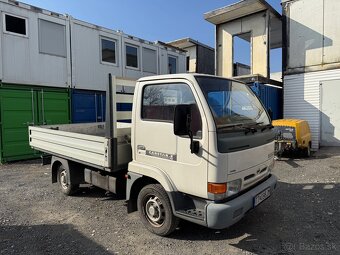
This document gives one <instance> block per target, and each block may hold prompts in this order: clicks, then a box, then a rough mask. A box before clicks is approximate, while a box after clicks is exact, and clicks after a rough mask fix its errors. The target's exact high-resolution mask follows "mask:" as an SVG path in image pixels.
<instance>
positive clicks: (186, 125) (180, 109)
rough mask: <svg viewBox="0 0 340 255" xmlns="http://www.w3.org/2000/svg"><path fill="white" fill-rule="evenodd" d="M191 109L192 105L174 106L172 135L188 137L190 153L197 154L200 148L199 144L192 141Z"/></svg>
mask: <svg viewBox="0 0 340 255" xmlns="http://www.w3.org/2000/svg"><path fill="white" fill-rule="evenodd" d="M191 109H192V105H184V104H179V105H176V107H175V114H174V134H175V135H178V136H182V135H188V136H189V138H190V151H191V153H198V152H199V147H200V146H199V142H198V141H194V138H193V134H192V130H191V118H192V115H191Z"/></svg>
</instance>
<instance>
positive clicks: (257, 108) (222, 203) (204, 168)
mask: <svg viewBox="0 0 340 255" xmlns="http://www.w3.org/2000/svg"><path fill="white" fill-rule="evenodd" d="M132 126H133V127H134V128H133V130H132V132H131V146H132V161H131V162H130V163H129V165H128V175H127V200H128V205H129V211H130V212H131V211H135V210H137V209H138V210H139V211H140V214H141V218H142V221H143V223H144V225H145V226H146V227H147V228H148V229H149V230H150V231H152V232H154V233H156V234H159V235H167V234H169V233H171V232H172V231H173V230H174V229H175V227H176V226H177V223H178V218H182V219H185V220H189V221H192V222H195V223H198V224H201V225H204V226H207V227H210V228H215V229H222V228H226V227H228V226H230V225H232V224H234V223H236V222H237V221H238V220H240V219H241V218H242V217H243V216H244V214H245V213H247V212H248V211H249V210H251V209H253V208H254V207H256V206H257V205H258V204H260V203H261V202H262V201H264V200H265V199H266V198H268V197H269V196H270V195H271V194H272V192H273V190H274V189H275V187H276V177H275V176H274V175H272V174H271V170H272V168H273V166H274V139H275V134H274V133H273V132H272V126H271V120H270V118H269V116H268V113H267V112H266V110H265V108H264V107H263V105H262V104H261V102H260V101H259V100H258V98H257V97H256V96H255V95H254V93H253V92H252V91H251V89H250V88H249V87H248V86H247V85H245V84H243V83H241V82H239V81H236V80H230V79H225V78H221V77H216V76H208V75H201V74H178V75H162V76H154V77H146V78H141V79H139V80H138V82H137V84H136V88H135V95H134V101H133V111H132ZM167 207H170V208H167Z"/></svg>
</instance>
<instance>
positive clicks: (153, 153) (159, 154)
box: [146, 150, 177, 161]
mask: <svg viewBox="0 0 340 255" xmlns="http://www.w3.org/2000/svg"><path fill="white" fill-rule="evenodd" d="M146 155H148V156H151V157H156V158H162V159H167V160H172V161H177V155H174V154H168V153H164V152H158V151H149V150H147V151H146Z"/></svg>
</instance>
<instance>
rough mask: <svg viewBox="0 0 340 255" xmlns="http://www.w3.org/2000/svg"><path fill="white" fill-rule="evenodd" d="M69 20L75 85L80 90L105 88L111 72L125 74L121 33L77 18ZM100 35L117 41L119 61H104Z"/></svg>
mask: <svg viewBox="0 0 340 255" xmlns="http://www.w3.org/2000/svg"><path fill="white" fill-rule="evenodd" d="M70 23H71V34H72V36H71V38H72V42H71V45H72V86H73V87H74V88H77V89H92V90H103V91H104V90H106V88H107V84H108V74H109V73H112V75H116V76H123V73H122V68H121V66H122V56H121V54H120V52H121V49H120V48H121V42H120V40H121V38H120V35H119V34H118V33H114V32H111V33H110V32H107V31H105V30H102V29H99V28H98V27H95V26H93V25H91V24H88V23H85V22H82V21H78V20H75V19H71V20H70ZM101 38H104V39H111V40H115V41H116V45H117V47H116V49H117V50H116V59H117V64H111V63H103V62H102V61H101V46H100V44H101Z"/></svg>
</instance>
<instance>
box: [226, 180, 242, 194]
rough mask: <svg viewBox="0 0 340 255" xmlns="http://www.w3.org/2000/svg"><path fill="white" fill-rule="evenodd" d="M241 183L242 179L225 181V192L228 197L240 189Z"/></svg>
mask: <svg viewBox="0 0 340 255" xmlns="http://www.w3.org/2000/svg"><path fill="white" fill-rule="evenodd" d="M241 184H242V180H241V179H237V180H234V181H231V182H228V183H227V194H228V197H230V196H232V195H235V194H237V193H239V192H240V190H241Z"/></svg>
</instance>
